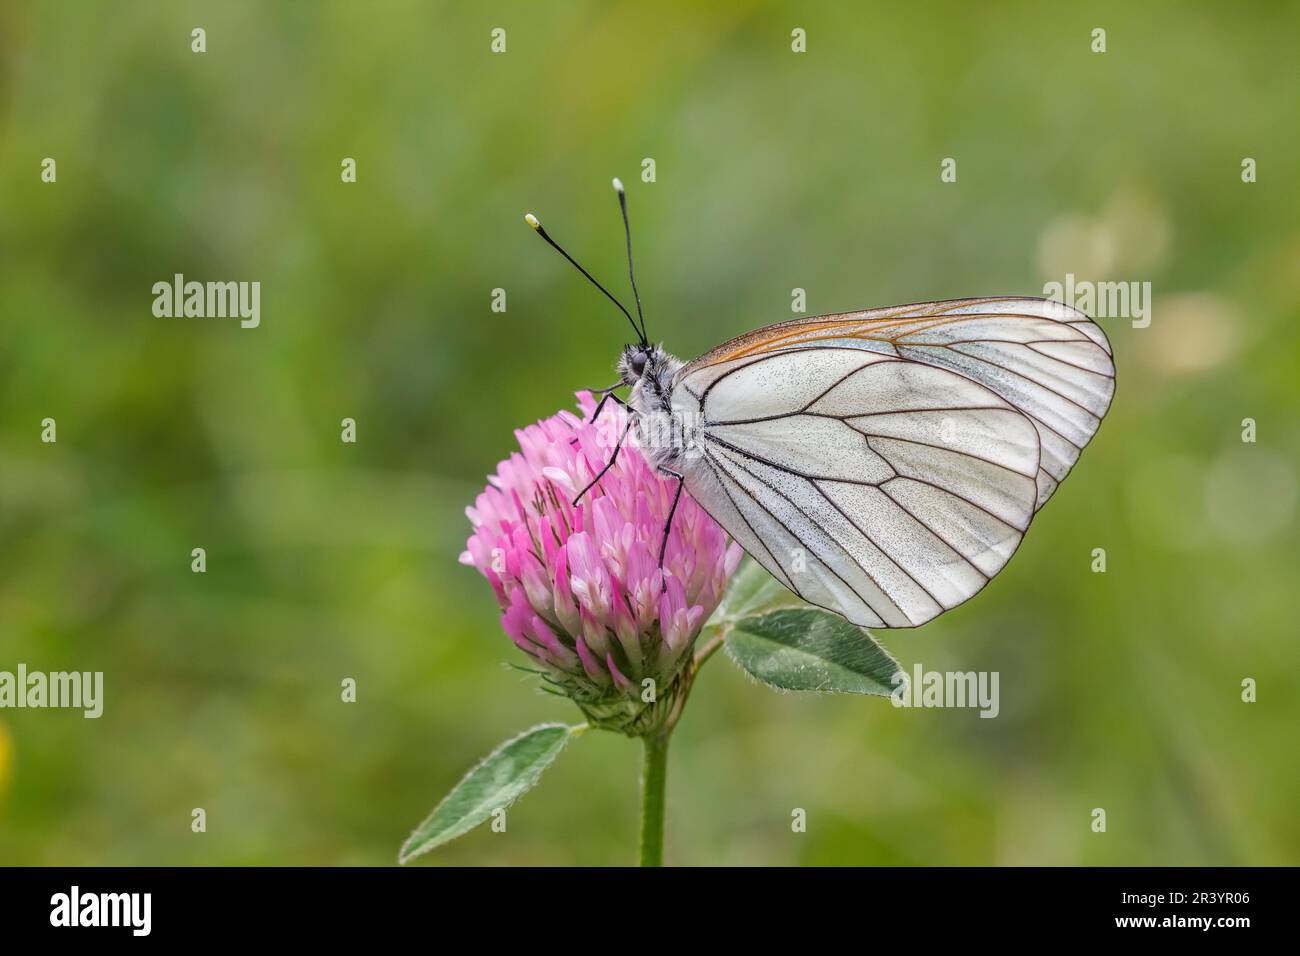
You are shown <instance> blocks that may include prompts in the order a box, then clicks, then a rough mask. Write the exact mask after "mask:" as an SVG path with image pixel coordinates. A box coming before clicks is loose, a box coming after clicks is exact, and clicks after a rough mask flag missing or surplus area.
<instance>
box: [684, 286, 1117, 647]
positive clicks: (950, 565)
mask: <svg viewBox="0 0 1300 956" xmlns="http://www.w3.org/2000/svg"><path fill="white" fill-rule="evenodd" d="M1059 308H1061V307H1059V306H1057V305H1056V304H1055V303H1047V302H1044V301H1042V300H1037V299H964V300H957V301H953V302H942V303H927V304H923V305H914V306H903V307H899V308H897V309H881V310H875V311H873V312H865V313H851V314H846V315H840V316H819V317H816V318H809V319H799V320H795V321H794V322H787V323H783V324H781V325H777V326H771V327H769V328H767V329H763V330H760V331H759V332H755V333H751V334H749V335H746V336H742V337H741V338H739V339H735V340H733V341H732V342H728V343H726V344H724V345H722V346H719V348H717V349H714V350H713V351H712V352H710V353H708V354H707V355H705V356H702V357H701V358H699V359H697V360H696V361H694V362H692V363H690V364H689V365H688V366H686V367H685V368H683V369H682V371H681V372H679V373H678V375H677V377H676V378H675V379H674V383H673V392H672V401H673V404H674V406H675V408H676V410H677V411H678V413H680V414H682V415H683V416H686V417H688V418H689V417H690V416H695V417H696V420H698V421H699V423H700V424H699V428H698V430H697V432H696V436H697V442H696V448H695V450H694V451H695V454H694V455H693V456H691V457H689V458H688V460H687V461H686V462H684V463H683V465H682V468H683V474H684V475H685V477H686V483H687V487H688V489H689V490H690V492H691V494H692V495H693V496H694V497H695V499H696V500H697V501H699V502H700V504H701V505H702V506H703V507H704V508H705V509H706V510H708V511H709V512H710V513H711V514H712V515H713V516H714V517H715V518H716V519H717V520H718V521H719V522H720V523H721V524H722V525H723V526H724V527H725V528H727V530H728V531H729V532H731V534H732V536H733V537H734V538H735V539H736V540H737V541H738V542H739V543H740V544H741V546H742V547H744V548H745V550H746V551H748V552H749V553H750V554H751V555H752V556H753V557H754V558H755V559H756V560H758V561H759V562H760V563H761V564H763V565H764V566H765V567H766V568H767V569H768V570H769V571H770V572H771V573H772V574H773V575H774V576H775V577H776V578H777V579H778V580H780V581H781V582H782V583H784V584H785V585H786V586H788V587H789V588H790V589H791V590H793V591H794V592H795V593H797V594H799V595H800V596H801V597H803V598H804V599H805V600H807V601H809V602H810V603H813V604H817V605H820V606H822V607H826V608H829V609H831V610H834V611H837V612H839V613H841V614H843V615H844V616H845V617H847V618H848V619H849V620H851V621H853V622H854V623H855V624H860V625H862V626H866V627H910V626H915V625H917V624H922V623H924V622H925V621H928V620H930V619H931V618H933V617H935V616H936V615H938V614H940V613H942V612H943V611H945V610H947V609H949V608H952V607H955V606H956V605H957V604H960V603H961V602H962V601H965V600H966V599H967V598H969V597H970V596H971V595H973V594H975V593H976V592H977V591H978V590H979V589H980V588H982V587H983V586H984V585H985V584H986V583H987V582H988V580H989V579H990V578H992V576H993V575H994V574H996V573H997V572H998V571H1000V570H1001V569H1002V567H1003V566H1005V564H1006V562H1007V560H1009V559H1010V557H1011V555H1012V554H1013V553H1014V552H1015V549H1016V548H1017V547H1018V546H1019V543H1020V540H1021V538H1022V536H1023V535H1024V532H1025V530H1026V529H1027V528H1028V526H1029V522H1030V520H1031V519H1032V517H1033V515H1034V512H1035V510H1036V509H1037V507H1038V506H1039V505H1041V504H1042V502H1043V501H1045V500H1046V498H1047V497H1048V496H1049V495H1050V494H1051V491H1052V490H1053V489H1054V488H1055V487H1056V483H1057V482H1059V480H1060V478H1063V477H1064V475H1065V473H1066V472H1068V470H1069V467H1070V466H1071V465H1073V463H1074V461H1075V460H1076V459H1077V457H1078V450H1079V449H1080V448H1082V445H1083V444H1085V443H1086V441H1087V439H1088V438H1090V437H1091V435H1092V433H1093V432H1095V431H1096V426H1097V424H1098V423H1099V422H1100V418H1101V415H1103V414H1104V413H1105V410H1106V407H1107V406H1108V404H1109V396H1110V393H1111V390H1113V368H1112V367H1111V365H1110V353H1109V349H1108V347H1107V346H1106V345H1105V337H1104V336H1103V335H1102V334H1101V331H1100V329H1097V327H1096V326H1095V325H1093V324H1092V323H1091V321H1090V320H1088V319H1087V318H1086V316H1083V315H1082V314H1081V313H1077V312H1075V311H1074V310H1068V311H1066V312H1058V311H1057V310H1058V309H1059ZM1089 330H1093V331H1089ZM1044 345H1045V346H1046V347H1045V348H1044ZM1030 346H1038V347H1039V348H1037V349H1033V348H1030ZM1035 356H1036V357H1037V358H1035ZM1101 356H1104V359H1103V358H1102V357H1101ZM1067 369H1069V370H1072V371H1066V370H1067ZM1062 379H1064V381H1062ZM1099 380H1104V381H1105V382H1109V383H1110V386H1109V387H1107V386H1106V385H1104V384H1102V383H1101V381H1099ZM1068 395H1074V396H1076V397H1077V398H1079V399H1082V400H1083V401H1080V402H1076V401H1074V400H1073V399H1069V398H1067V396H1068ZM1053 396H1054V397H1053ZM1085 413H1086V415H1087V416H1091V417H1090V418H1088V417H1085ZM1063 433H1064V434H1063ZM1044 435H1050V436H1051V437H1049V438H1046V439H1045V438H1044ZM1062 442H1064V444H1062ZM1069 449H1073V450H1074V451H1073V455H1071V454H1070V452H1069ZM1058 476H1059V477H1058Z"/></svg>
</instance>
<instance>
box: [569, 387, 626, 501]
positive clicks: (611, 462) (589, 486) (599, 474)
mask: <svg viewBox="0 0 1300 956" xmlns="http://www.w3.org/2000/svg"><path fill="white" fill-rule="evenodd" d="M597 411H599V409H597ZM593 420H594V419H593ZM632 422H633V419H632V418H631V417H629V418H628V420H627V424H626V425H624V426H623V434H621V435H619V436H618V444H617V445H615V446H614V454H612V455H610V456H609V461H607V462H605V467H604V468H602V469H600V471H598V472H596V477H595V478H592V479H591V481H589V482H588V483H587V487H585V488H583V489H582V490H581V491H580V492H578V496H577V497H576V498H574V499H573V506H574V507H575V508H576V507H578V502H579V501H581V500H582V496H583V495H585V494H586V493H587V492H589V491H591V489H592V488H594V487H596V482H598V481H600V479H601V478H603V477H605V472H607V471H609V470H610V469H611V468H613V467H614V462H616V461H618V453H619V452H620V451H622V450H623V440H624V439H625V438H627V433H628V432H630V431H631V430H632Z"/></svg>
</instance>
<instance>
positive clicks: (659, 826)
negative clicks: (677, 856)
mask: <svg viewBox="0 0 1300 956" xmlns="http://www.w3.org/2000/svg"><path fill="white" fill-rule="evenodd" d="M641 743H642V744H644V745H645V759H644V761H643V763H642V764H641V865H642V866H663V865H664V785H665V784H666V783H667V780H668V734H667V733H666V732H665V733H662V734H656V735H654V736H649V737H642V738H641Z"/></svg>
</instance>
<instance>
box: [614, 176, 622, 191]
mask: <svg viewBox="0 0 1300 956" xmlns="http://www.w3.org/2000/svg"><path fill="white" fill-rule="evenodd" d="M614 192H616V193H618V194H619V195H620V196H621V195H623V182H622V180H620V179H619V178H618V177H617V176H615V177H614Z"/></svg>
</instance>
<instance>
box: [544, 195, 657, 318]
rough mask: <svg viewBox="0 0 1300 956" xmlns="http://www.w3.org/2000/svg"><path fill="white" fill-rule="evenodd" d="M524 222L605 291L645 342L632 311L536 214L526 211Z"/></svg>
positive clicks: (607, 296) (606, 295)
mask: <svg viewBox="0 0 1300 956" xmlns="http://www.w3.org/2000/svg"><path fill="white" fill-rule="evenodd" d="M524 222H526V223H528V225H530V226H532V227H533V230H534V231H535V232H536V233H537V234H538V235H539V236H541V237H542V238H543V239H545V240H546V241H547V243H548V244H549V245H550V246H551V248H552V249H554V250H555V251H556V252H558V253H559V254H560V255H562V256H564V258H566V259H568V260H569V263H570V264H571V265H572V266H573V267H574V268H575V269H577V270H578V271H579V272H581V273H582V274H583V275H584V276H586V277H587V281H588V282H590V283H591V284H592V285H594V286H595V287H596V288H597V289H599V290H600V291H601V292H603V293H605V298H607V299H609V301H610V302H613V303H614V304H615V305H616V306H618V308H619V311H620V312H622V313H623V314H624V315H626V316H627V320H628V322H630V323H631V324H632V331H634V332H635V333H636V334H637V336H638V337H639V338H640V339H641V342H642V344H645V341H646V338H645V336H644V335H642V334H641V330H640V329H638V328H637V326H636V320H635V319H633V318H632V313H631V312H629V311H628V310H627V309H625V308H624V307H623V303H622V302H620V301H618V299H616V298H614V296H613V294H612V293H611V292H610V291H609V290H608V289H606V288H605V287H604V286H603V285H601V284H600V283H599V282H597V281H596V279H595V277H594V276H593V275H592V274H591V273H590V272H588V271H587V270H586V269H584V268H583V267H582V266H580V265H578V261H577V260H576V259H574V258H573V256H571V255H569V254H568V253H567V252H565V251H564V249H563V247H561V245H560V244H559V243H558V242H556V241H555V240H554V239H552V238H551V237H550V234H549V233H547V231H546V230H545V229H543V228H542V224H541V223H540V222H538V221H537V217H536V216H534V215H533V214H532V213H531V212H530V213H528V214H527V215H525V216H524Z"/></svg>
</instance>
